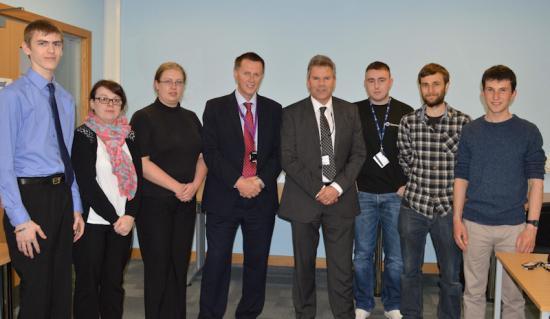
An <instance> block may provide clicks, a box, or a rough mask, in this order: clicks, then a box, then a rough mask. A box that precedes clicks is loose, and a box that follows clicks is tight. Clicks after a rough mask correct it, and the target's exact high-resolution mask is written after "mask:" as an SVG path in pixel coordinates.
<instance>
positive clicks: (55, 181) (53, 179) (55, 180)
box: [52, 176, 61, 185]
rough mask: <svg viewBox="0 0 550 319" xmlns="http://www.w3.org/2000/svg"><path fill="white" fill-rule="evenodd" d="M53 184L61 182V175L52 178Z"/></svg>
mask: <svg viewBox="0 0 550 319" xmlns="http://www.w3.org/2000/svg"><path fill="white" fill-rule="evenodd" d="M52 184H53V185H58V184H61V176H56V177H54V178H52Z"/></svg>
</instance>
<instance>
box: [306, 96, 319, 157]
mask: <svg viewBox="0 0 550 319" xmlns="http://www.w3.org/2000/svg"><path fill="white" fill-rule="evenodd" d="M302 114H303V118H302V123H303V127H304V132H312V133H311V134H307V136H308V137H309V140H310V143H308V144H310V145H312V148H313V151H314V153H315V154H318V156H317V157H318V158H319V162H321V147H320V145H321V144H320V140H321V138H320V137H319V125H318V124H317V119H316V118H315V111H314V110H313V103H311V98H310V97H308V98H307V99H306V101H305V103H304V109H303V110H302Z"/></svg>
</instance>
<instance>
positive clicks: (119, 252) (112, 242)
mask: <svg viewBox="0 0 550 319" xmlns="http://www.w3.org/2000/svg"><path fill="white" fill-rule="evenodd" d="M131 246H132V232H130V233H129V234H128V235H127V236H120V235H119V234H117V233H115V231H114V229H113V226H112V225H94V224H86V231H85V232H84V235H82V237H81V238H80V240H78V241H77V242H76V243H75V246H74V248H73V260H74V269H75V274H76V280H75V288H74V301H73V302H74V304H73V313H74V318H75V319H84V318H86V319H88V318H89V319H98V318H100V317H101V319H111V318H112V319H120V318H122V309H123V303H124V289H123V288H122V281H123V278H124V268H125V267H126V264H127V263H128V259H129V258H130V251H131Z"/></svg>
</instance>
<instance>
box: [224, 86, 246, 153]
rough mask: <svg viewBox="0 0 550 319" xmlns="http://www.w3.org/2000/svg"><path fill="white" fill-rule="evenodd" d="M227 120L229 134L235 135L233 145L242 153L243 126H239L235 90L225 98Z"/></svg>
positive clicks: (239, 120)
mask: <svg viewBox="0 0 550 319" xmlns="http://www.w3.org/2000/svg"><path fill="white" fill-rule="evenodd" d="M227 104H228V105H227V106H226V107H227V108H228V110H227V121H228V124H229V130H230V132H231V134H234V136H235V142H236V143H237V144H236V145H235V146H236V147H238V150H239V153H240V154H244V137H243V128H242V126H241V119H240V115H239V110H238V107H239V105H238V104H237V98H236V97H235V91H233V93H231V94H230V95H228V99H227Z"/></svg>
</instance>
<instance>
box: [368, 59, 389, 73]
mask: <svg viewBox="0 0 550 319" xmlns="http://www.w3.org/2000/svg"><path fill="white" fill-rule="evenodd" d="M369 70H386V71H388V73H390V74H391V72H390V67H389V66H388V65H387V64H386V63H384V62H380V61H374V62H372V63H371V64H369V65H367V69H366V70H365V73H367V72H368V71H369Z"/></svg>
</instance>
